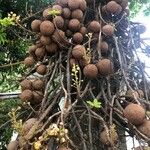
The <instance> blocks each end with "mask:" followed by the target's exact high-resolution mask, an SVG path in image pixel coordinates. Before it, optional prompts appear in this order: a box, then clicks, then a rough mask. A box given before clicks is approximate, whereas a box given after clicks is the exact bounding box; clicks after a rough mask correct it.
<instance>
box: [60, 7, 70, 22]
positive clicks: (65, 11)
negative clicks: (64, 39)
mask: <svg viewBox="0 0 150 150" xmlns="http://www.w3.org/2000/svg"><path fill="white" fill-rule="evenodd" d="M70 15H71V11H70V9H69V8H67V7H66V8H63V10H62V16H63V18H65V19H68V18H70Z"/></svg>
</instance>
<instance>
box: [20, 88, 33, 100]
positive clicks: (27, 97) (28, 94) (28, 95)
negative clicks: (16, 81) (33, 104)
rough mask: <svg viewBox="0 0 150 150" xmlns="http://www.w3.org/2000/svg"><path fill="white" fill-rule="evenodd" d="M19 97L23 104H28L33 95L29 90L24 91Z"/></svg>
mask: <svg viewBox="0 0 150 150" xmlns="http://www.w3.org/2000/svg"><path fill="white" fill-rule="evenodd" d="M19 97H20V99H21V100H22V101H23V102H30V101H32V99H33V93H32V91H31V90H24V91H23V92H22V93H21V94H20V96H19Z"/></svg>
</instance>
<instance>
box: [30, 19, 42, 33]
mask: <svg viewBox="0 0 150 150" xmlns="http://www.w3.org/2000/svg"><path fill="white" fill-rule="evenodd" d="M41 23H42V21H41V20H37V19H35V20H33V21H32V23H31V29H32V31H35V32H39V31H40V25H41Z"/></svg>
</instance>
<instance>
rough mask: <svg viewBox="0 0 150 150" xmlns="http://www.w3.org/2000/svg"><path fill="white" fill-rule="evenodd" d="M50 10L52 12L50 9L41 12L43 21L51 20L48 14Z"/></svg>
mask: <svg viewBox="0 0 150 150" xmlns="http://www.w3.org/2000/svg"><path fill="white" fill-rule="evenodd" d="M51 10H52V9H51V8H47V9H45V10H44V11H43V17H44V18H45V19H49V18H51V16H50V14H49V12H50V11H51Z"/></svg>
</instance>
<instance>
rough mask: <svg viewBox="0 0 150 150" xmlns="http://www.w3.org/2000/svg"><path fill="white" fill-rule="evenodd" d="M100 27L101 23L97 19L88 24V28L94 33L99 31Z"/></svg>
mask: <svg viewBox="0 0 150 150" xmlns="http://www.w3.org/2000/svg"><path fill="white" fill-rule="evenodd" d="M100 28H101V25H100V23H99V22H98V21H92V22H91V23H90V24H89V26H88V29H89V30H90V31H91V32H94V33H98V32H99V31H100Z"/></svg>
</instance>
